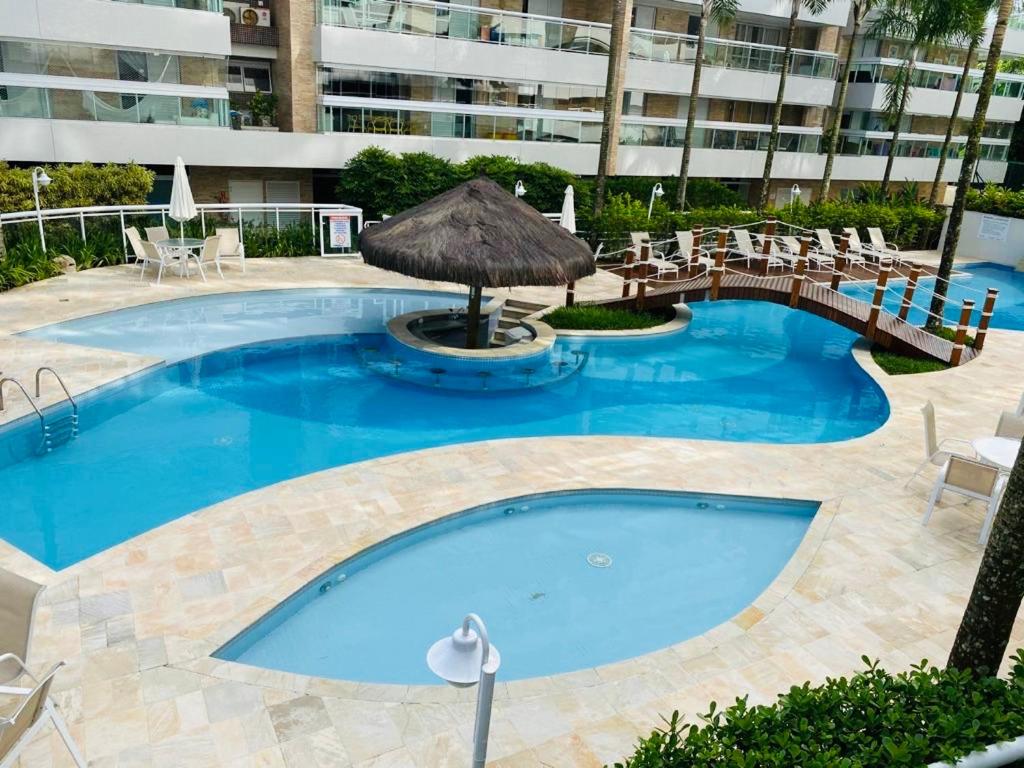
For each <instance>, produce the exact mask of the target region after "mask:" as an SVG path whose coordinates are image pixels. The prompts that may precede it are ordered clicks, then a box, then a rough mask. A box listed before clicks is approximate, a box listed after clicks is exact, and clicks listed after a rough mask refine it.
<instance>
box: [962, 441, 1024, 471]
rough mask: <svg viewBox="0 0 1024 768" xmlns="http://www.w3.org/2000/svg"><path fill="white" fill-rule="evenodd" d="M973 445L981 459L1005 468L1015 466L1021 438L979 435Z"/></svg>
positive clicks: (972, 442)
mask: <svg viewBox="0 0 1024 768" xmlns="http://www.w3.org/2000/svg"><path fill="white" fill-rule="evenodd" d="M971 445H973V446H974V450H975V451H976V452H977V453H978V456H979V457H980V458H981V459H983V460H984V461H987V462H988V463H989V464H992V465H994V466H996V467H1000V468H1002V469H1005V470H1009V469H1010V468H1011V467H1012V466H1013V463H1014V462H1015V461H1016V460H1017V453H1018V452H1019V451H1020V440H1014V439H1013V438H1012V437H979V438H977V439H976V440H972V441H971Z"/></svg>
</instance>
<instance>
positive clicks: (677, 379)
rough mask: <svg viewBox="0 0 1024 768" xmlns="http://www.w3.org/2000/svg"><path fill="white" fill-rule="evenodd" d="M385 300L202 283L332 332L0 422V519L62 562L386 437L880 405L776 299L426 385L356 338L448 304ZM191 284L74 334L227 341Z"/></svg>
mask: <svg viewBox="0 0 1024 768" xmlns="http://www.w3.org/2000/svg"><path fill="white" fill-rule="evenodd" d="M399 298H401V297H395V296H392V295H391V294H390V293H389V292H387V291H336V292H335V294H334V298H333V299H331V300H330V301H325V298H324V295H323V293H322V292H311V295H309V296H306V297H303V296H302V294H301V293H296V292H289V297H288V300H287V302H284V303H281V304H280V305H275V306H273V307H271V306H270V305H269V304H267V302H266V301H260V300H258V297H250V298H248V299H242V298H240V297H238V296H233V297H228V298H220V299H219V301H221V302H224V303H228V302H234V305H238V303H239V302H242V301H251V302H252V306H253V307H254V308H255V309H254V310H253V311H254V313H255V314H256V319H255V320H253V323H249V322H248V321H247V316H246V315H245V314H244V311H243V310H237V313H238V319H237V320H236V321H235V322H236V323H238V324H239V325H240V327H242V328H243V329H244V330H245V333H246V334H250V336H249V338H252V336H255V335H257V331H255V330H253V328H252V324H258V325H260V326H261V328H262V330H260V331H259V332H262V333H280V334H282V335H284V334H285V332H293V331H294V332H297V333H298V332H301V333H303V334H305V333H310V332H323V331H325V330H331V331H333V332H334V333H335V334H336V335H333V336H304V335H303V336H300V337H299V338H292V339H285V340H280V341H272V342H262V343H255V342H252V341H247V342H246V344H245V346H242V347H238V348H231V349H226V350H220V351H211V352H207V353H205V354H202V355H200V356H199V357H196V358H190V359H186V360H183V361H181V362H179V363H176V364H173V365H169V366H166V367H160V368H158V369H157V370H155V371H154V372H152V373H149V374H145V375H141V376H138V377H136V378H134V379H132V380H131V381H129V382H128V383H123V384H119V385H116V386H111V387H107V388H105V389H104V390H102V391H101V393H100V395H99V396H96V397H92V398H86V399H84V400H83V402H82V405H81V423H82V430H81V434H80V436H79V438H78V439H77V440H75V441H73V442H71V443H68V444H66V445H64V446H61V447H59V448H57V449H55V450H54V451H53V452H52V453H50V454H48V455H45V456H42V457H34V456H31V451H30V446H31V445H32V444H33V443H34V442H38V424H37V423H35V422H33V421H31V420H24V421H23V422H22V423H21V424H20V425H19V426H18V427H17V428H16V429H7V430H5V431H3V432H0V487H3V488H4V489H5V494H4V514H3V515H2V516H0V536H2V537H3V538H4V539H6V540H7V541H8V542H10V543H11V544H13V545H14V546H16V547H18V548H19V549H21V550H23V551H24V552H26V553H28V554H29V555H31V556H32V557H34V558H36V559H38V560H40V561H41V562H43V563H45V564H46V565H48V566H50V567H52V568H64V567H66V566H68V565H71V564H73V563H75V562H78V561H80V560H82V559H84V558H86V557H89V556H90V555H93V554H95V553H97V552H100V551H102V550H104V549H106V548H108V547H110V546H113V545H115V544H118V543H120V542H123V541H126V540H128V539H130V538H131V537H133V536H135V535H138V534H139V533H141V532H143V531H147V530H149V529H151V528H154V527H156V526H158V525H161V524H163V523H166V522H169V521H171V520H174V519H176V518H178V517H180V516H182V515H185V514H188V513H189V512H192V511H195V510H197V509H200V508H203V507H205V506H208V505H210V504H214V503H216V502H218V501H222V500H224V499H228V498H231V497H233V496H236V495H238V494H241V493H245V492H247V491H251V490H253V489H256V488H260V487H263V486H266V485H270V484H272V483H276V482H279V481H282V480H286V479H289V478H293V477H297V476H300V475H304V474H308V473H310V472H315V471H319V470H323V469H327V468H330V467H335V466H338V465H343V464H349V463H351V462H356V461H362V460H364V459H372V458H376V457H379V456H384V455H388V454H394V453H398V452H402V451H410V450H416V449H421V448H428V447H432V446H439V445H449V444H454V443H467V442H471V441H477V440H487V439H493V438H506V437H531V436H545V435H650V436H656V437H682V438H702V439H712V440H733V441H754V442H770V443H817V442H826V441H836V440H846V439H849V438H853V437H858V436H860V435H864V434H867V433H869V432H871V431H873V430H874V429H876V428H877V427H878V426H880V425H881V424H882V423H884V422H885V420H886V419H887V418H888V413H889V407H888V402H887V401H886V398H885V396H884V394H883V392H882V391H881V389H880V388H879V387H878V385H877V384H876V383H875V382H874V381H873V380H872V379H871V378H870V377H869V376H868V375H867V374H866V373H865V372H864V371H863V370H862V369H861V368H860V367H859V366H858V365H857V363H856V362H855V361H854V359H853V357H852V355H851V353H850V346H851V344H852V342H853V341H854V339H855V338H856V337H855V335H854V334H853V333H851V332H849V331H847V330H845V329H843V328H841V327H839V326H837V325H834V324H832V323H829V322H827V321H826V320H823V319H821V318H818V317H816V316H814V315H811V314H808V313H804V312H799V311H794V310H790V309H788V308H785V307H781V306H776V305H772V304H766V303H760V302H729V301H722V302H715V303H702V304H698V305H695V306H694V316H693V319H692V321H691V323H690V325H689V326H688V327H687V328H686V329H685V330H683V331H681V332H678V333H672V334H666V335H662V336H654V337H646V338H631V339H616V340H597V339H594V338H591V339H589V340H588V339H581V338H575V339H571V340H567V341H566V340H563V341H559V342H558V345H559V347H560V348H559V350H557V354H559V355H561V356H562V357H565V358H567V359H572V358H573V357H574V355H573V354H572V353H573V351H574V350H582V351H584V352H585V353H586V363H585V365H583V366H582V368H581V369H580V370H579V371H578V372H577V373H574V374H573V375H571V376H568V377H566V378H565V379H562V380H560V381H558V382H557V383H555V384H551V385H548V386H544V387H535V388H531V389H522V390H515V391H500V392H499V391H483V390H481V391H456V390H445V389H443V388H433V387H430V386H422V385H420V384H414V383H409V382H405V381H402V380H400V379H394V378H391V377H388V376H382V375H380V374H377V373H374V372H372V371H370V370H368V369H367V368H366V367H365V363H364V362H363V359H362V357H361V355H360V350H361V349H362V348H363V347H364V346H371V347H372V346H380V343H381V340H382V337H381V336H380V331H381V329H382V328H383V323H384V322H385V320H386V319H387V317H388V316H389V313H395V312H398V311H408V308H409V306H410V305H415V304H422V303H424V302H425V301H435V302H442V301H443V302H450V297H441V298H438V297H437V296H433V297H430V296H426V297H425V296H424V295H411V294H405V298H403V299H401V301H399V300H398V299H399ZM196 301H197V304H195V305H194V306H191V308H190V305H189V304H188V303H187V302H173V304H174V305H175V306H174V307H173V308H171V311H173V312H175V313H178V314H179V318H178V320H179V322H178V323H177V324H171V325H166V326H165V324H164V323H163V320H162V317H161V315H160V313H161V312H166V311H168V308H167V307H159V306H158V307H156V308H154V309H153V310H152V312H153V313H154V315H153V317H154V318H155V319H154V320H153V322H151V323H150V324H148V325H146V324H145V322H146V313H145V312H144V311H142V310H131V311H130V312H131V315H130V317H129V318H128V321H130V323H131V324H132V326H133V328H134V329H135V331H136V332H135V333H125V334H121V335H118V333H117V332H116V330H117V328H118V325H119V322H118V321H119V317H118V316H119V314H120V313H111V314H109V315H106V316H104V323H105V325H103V326H102V327H101V328H100V329H99V330H97V331H96V333H95V335H90V333H88V332H87V331H83V330H81V329H75V333H76V342H77V343H94V344H96V345H97V346H102V345H103V344H105V343H109V342H110V339H111V338H115V339H116V343H118V344H122V345H124V346H128V345H129V344H130V345H134V348H145V347H146V344H147V339H148V340H150V341H153V342H154V343H156V344H159V345H165V344H175V343H177V344H179V346H180V345H185V346H187V345H188V344H190V343H192V341H189V340H190V339H192V340H195V339H200V340H202V339H209V338H215V342H214V343H216V344H225V343H229V342H230V341H231V340H233V338H232V337H231V335H230V333H229V330H230V325H231V323H227V322H226V321H225V320H224V319H223V318H224V316H225V314H226V310H225V309H224V307H223V306H222V305H219V304H218V303H217V301H218V299H217V297H205V298H204V299H202V300H196ZM389 302H390V303H389ZM339 308H344V311H341V309H339ZM232 311H236V310H232ZM184 312H191V314H188V315H186V316H185V317H184V318H183V317H181V316H180V315H181V313H184ZM318 313H320V314H318ZM324 313H326V314H327V315H329V320H325V319H323V318H324ZM275 317H276V318H277V319H276V320H275ZM296 317H298V318H299V319H298V320H296V319H294V318H296ZM184 319H187V320H188V322H187V323H186V322H184ZM126 322H127V321H126ZM293 326H301V327H293ZM371 328H372V329H374V330H375V331H376V333H369V332H368V330H369V329H371ZM166 329H169V330H166ZM51 331H52V332H53V333H55V334H57V335H60V334H65V335H66V334H67V333H69V332H70V331H69V329H68V328H67V327H63V328H62V327H61V326H54V327H52V328H51ZM180 338H184V339H185V341H184V342H180V341H174V340H175V339H180ZM164 339H167V340H168V341H166V342H165V341H164ZM204 343H207V342H204Z"/></svg>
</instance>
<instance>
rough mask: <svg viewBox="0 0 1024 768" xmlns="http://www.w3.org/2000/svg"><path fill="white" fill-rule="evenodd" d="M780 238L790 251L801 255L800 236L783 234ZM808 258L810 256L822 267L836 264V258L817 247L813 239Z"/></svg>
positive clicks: (808, 250)
mask: <svg viewBox="0 0 1024 768" xmlns="http://www.w3.org/2000/svg"><path fill="white" fill-rule="evenodd" d="M779 240H781V241H782V245H783V246H784V247H785V248H786V249H787V250H789V252H790V253H793V254H795V255H797V256H799V255H800V249H801V246H800V240H799V239H798V238H796V237H794V236H793V235H783V236H782V237H780V238H779ZM830 240H831V238H830ZM807 258H809V259H810V260H811V261H813V262H814V263H816V264H817V265H818V266H820V267H825V268H831V267H834V266H835V264H836V260H835V259H834V258H832V257H831V256H829V255H828V254H827V253H825V252H824V251H822V250H821V249H819V248H815V247H814V243H813V241H812V242H811V244H810V247H809V248H808V249H807Z"/></svg>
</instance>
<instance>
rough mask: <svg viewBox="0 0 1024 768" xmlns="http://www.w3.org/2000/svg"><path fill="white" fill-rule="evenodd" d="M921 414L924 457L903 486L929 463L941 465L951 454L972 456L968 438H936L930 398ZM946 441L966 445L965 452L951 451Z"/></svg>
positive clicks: (964, 456)
mask: <svg viewBox="0 0 1024 768" xmlns="http://www.w3.org/2000/svg"><path fill="white" fill-rule="evenodd" d="M921 415H922V416H923V417H924V456H925V459H924V461H922V462H921V463H920V464H919V465H918V466H917V469H915V470H914V474H912V475H911V476H910V479H908V480H907V482H906V483H905V484H904V487H906V486H907V485H910V482H911V480H913V479H914V478H915V477H917V476H918V475H919V474H921V472H922V471H923V470H924V468H925V467H927V466H928V465H929V464H932V465H934V466H936V467H941V466H943V465H944V464H945V463H946V462H947V461H949V459H950V458H951V457H953V456H956V457H958V458H969V459H973V458H974V455H975V454H974V446H973V445H971V443H970V441H969V440H961V439H959V438H955V437H947V438H945V439H943V440H939V439H938V435H937V433H936V430H935V406H934V405H932V402H931V400H929V401H928V402H926V403H925V404H924V406H922V408H921ZM947 443H959V444H961V445H964V446H966V448H967V452H966V453H961V452H957V451H951V450H948V449H947V448H945V447H944V446H945V445H946V444H947Z"/></svg>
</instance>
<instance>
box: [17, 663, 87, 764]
mask: <svg viewBox="0 0 1024 768" xmlns="http://www.w3.org/2000/svg"><path fill="white" fill-rule="evenodd" d="M0 664H2V665H5V666H12V665H13V666H15V667H16V668H17V669H18V675H17V677H24V678H26V680H27V681H30V682H31V683H32V686H31V687H29V688H21V687H13V686H0V697H3V698H4V699H8V700H10V699H14V700H15V702H16V703H14V705H13V706H12V708H11V709H10V710H8V711H7V712H6V713H5V714H4V715H0V768H10V766H13V765H14V763H15V761H17V759H18V756H19V755H20V754H21V752H22V750H23V749H24V748H25V746H26V745H27V744H28V743H29V742H30V741H32V739H33V738H35V736H36V734H37V733H39V731H40V730H41V729H42V728H43V727H44V726H45V725H46V724H47V723H53V727H54V728H56V729H57V733H58V734H60V737H61V739H62V740H63V741H64V746H66V747H67V748H68V752H70V753H71V759H72V760H73V761H74V763H75V765H76V766H78V767H79V768H86V763H85V757H83V756H82V752H81V750H79V749H78V745H77V744H75V741H74V739H72V738H71V732H70V731H69V730H68V725H67V723H66V722H64V718H63V717H62V716H61V714H60V712H59V711H57V707H56V706H55V705H54V703H53V699H51V698H50V686H51V685H52V684H53V677H54V675H56V674H57V670H59V669H60V668H61V667H62V666H64V662H63V661H62V662H60V663H59V664H57V665H56V666H55V667H54V668H53V669H51V670H50V671H49V672H48V673H46V674H45V675H43V677H42V678H40V679H37V678H36V677H34V676H33V675H32V673H31V672H29V671H28V669H27V668H26V667H25V662H24V661H22V660H21V658H20V657H18V656H17V655H15V654H13V653H5V654H3V655H2V656H0Z"/></svg>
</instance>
